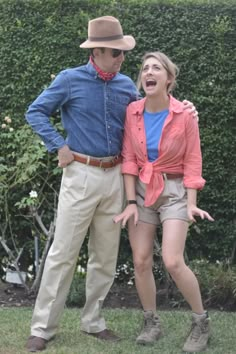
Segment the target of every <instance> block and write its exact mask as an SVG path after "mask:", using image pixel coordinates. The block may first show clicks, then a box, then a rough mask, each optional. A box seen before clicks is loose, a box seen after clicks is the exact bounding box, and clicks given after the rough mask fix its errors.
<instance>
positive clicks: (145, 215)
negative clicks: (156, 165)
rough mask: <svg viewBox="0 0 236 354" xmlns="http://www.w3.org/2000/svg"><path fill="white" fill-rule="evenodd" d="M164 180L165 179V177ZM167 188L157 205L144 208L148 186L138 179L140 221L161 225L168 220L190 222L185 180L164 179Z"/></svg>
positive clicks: (137, 192) (137, 194)
mask: <svg viewBox="0 0 236 354" xmlns="http://www.w3.org/2000/svg"><path fill="white" fill-rule="evenodd" d="M163 178H164V177H163ZM164 183H165V187H164V190H163V192H162V194H161V195H160V196H159V198H158V199H157V201H156V202H155V204H153V205H152V206H150V207H145V206H144V196H145V190H146V185H145V184H144V183H142V182H141V181H140V179H137V182H136V197H137V206H138V212H139V221H142V222H146V223H149V224H154V225H159V224H160V223H163V221H165V220H167V219H180V220H184V221H187V222H189V218H188V214H187V191H186V189H185V187H184V185H183V178H176V179H167V178H164Z"/></svg>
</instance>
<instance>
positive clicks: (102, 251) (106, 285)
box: [31, 162, 124, 339]
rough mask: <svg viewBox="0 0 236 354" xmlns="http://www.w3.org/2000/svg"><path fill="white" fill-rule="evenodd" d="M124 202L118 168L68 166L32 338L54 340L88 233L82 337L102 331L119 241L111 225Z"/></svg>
mask: <svg viewBox="0 0 236 354" xmlns="http://www.w3.org/2000/svg"><path fill="white" fill-rule="evenodd" d="M123 196H124V188H123V178H122V176H121V173H120V165H117V166H116V167H114V168H110V169H106V170H104V169H101V168H98V167H92V166H87V165H84V164H81V163H79V162H72V163H71V164H70V165H69V166H67V167H66V168H65V169H64V171H63V177H62V184H61V190H60V196H59V204H58V215H57V223H56V231H55V237H54V241H53V244H52V246H51V248H50V250H49V253H48V256H47V260H46V263H45V268H44V273H43V277H42V281H41V286H40V290H39V293H38V297H37V300H36V304H35V309H34V313H33V318H32V326H31V335H34V336H38V337H42V338H45V339H50V338H51V337H53V336H54V335H55V333H56V329H57V326H58V322H59V319H60V316H61V314H62V311H63V308H64V305H65V301H66V298H67V295H68V292H69V288H70V285H71V281H72V278H73V273H74V269H75V266H76V262H77V257H78V254H79V251H80V249H81V245H82V243H83V241H84V238H85V236H86V233H87V231H88V228H90V236H89V244H88V253H89V261H88V265H87V278H86V304H85V307H84V309H83V313H82V318H81V326H82V330H84V331H86V332H99V331H102V330H104V329H105V328H106V324H105V320H104V318H103V317H102V316H101V307H102V304H103V301H104V299H105V297H106V295H107V293H108V291H109V289H110V287H111V285H112V283H113V280H114V275H115V271H116V262H117V255H118V249H119V241H120V225H119V224H114V223H113V220H112V219H113V217H114V216H115V215H116V214H119V213H120V212H121V211H122V208H123Z"/></svg>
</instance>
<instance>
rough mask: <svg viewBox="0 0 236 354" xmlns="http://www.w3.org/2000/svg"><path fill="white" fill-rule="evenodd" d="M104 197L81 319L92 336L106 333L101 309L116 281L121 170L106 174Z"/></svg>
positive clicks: (97, 214)
mask: <svg viewBox="0 0 236 354" xmlns="http://www.w3.org/2000/svg"><path fill="white" fill-rule="evenodd" d="M103 195H104V197H103V199H102V200H101V201H100V203H99V205H98V207H97V210H96V211H95V214H94V217H93V220H92V224H91V227H90V237H89V261H88V267H87V281H86V304H85V307H84V310H83V314H82V318H81V323H82V330H83V331H85V332H88V333H98V332H100V331H103V330H104V329H106V324H105V320H104V318H103V317H102V315H101V308H102V305H103V301H104V299H105V297H106V295H107V293H108V291H109V290H110V288H111V285H112V283H113V281H114V277H115V272H116V264H117V255H118V250H119V242H120V225H119V224H115V223H114V222H113V217H114V216H115V215H117V214H119V213H120V212H121V210H122V207H123V178H122V176H121V175H120V167H119V166H117V167H115V168H113V169H110V170H106V171H104V181H103Z"/></svg>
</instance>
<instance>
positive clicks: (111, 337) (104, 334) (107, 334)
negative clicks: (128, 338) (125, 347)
mask: <svg viewBox="0 0 236 354" xmlns="http://www.w3.org/2000/svg"><path fill="white" fill-rule="evenodd" d="M82 332H83V333H85V334H87V335H89V336H93V337H95V338H97V339H101V340H107V341H110V342H118V341H119V340H121V338H120V337H118V336H117V335H116V334H114V333H113V332H112V331H110V330H109V329H104V330H103V331H101V332H96V333H89V332H85V331H82Z"/></svg>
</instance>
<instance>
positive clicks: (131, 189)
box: [113, 174, 138, 227]
mask: <svg viewBox="0 0 236 354" xmlns="http://www.w3.org/2000/svg"><path fill="white" fill-rule="evenodd" d="M136 178H137V176H134V175H128V174H125V175H124V183H125V192H126V199H127V203H129V200H132V201H134V200H136V192H135V182H136ZM131 217H133V218H134V224H135V225H137V223H138V208H137V204H128V205H127V206H126V208H125V210H124V211H123V212H122V213H121V214H119V215H117V216H115V217H114V219H113V221H114V222H115V223H116V224H117V223H118V222H122V227H125V224H126V222H127V221H128V220H129V219H130V218H131Z"/></svg>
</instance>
